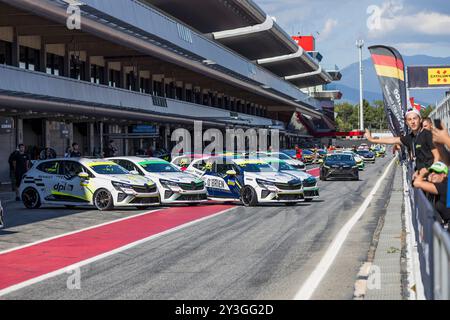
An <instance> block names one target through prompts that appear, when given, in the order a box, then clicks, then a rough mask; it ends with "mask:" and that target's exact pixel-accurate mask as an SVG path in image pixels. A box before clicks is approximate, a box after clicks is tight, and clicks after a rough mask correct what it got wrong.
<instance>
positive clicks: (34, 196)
mask: <svg viewBox="0 0 450 320" xmlns="http://www.w3.org/2000/svg"><path fill="white" fill-rule="evenodd" d="M22 202H23V204H24V205H25V207H26V208H27V209H38V208H39V207H40V206H41V197H40V196H39V192H37V190H36V189H34V188H27V189H25V190H24V191H23V192H22Z"/></svg>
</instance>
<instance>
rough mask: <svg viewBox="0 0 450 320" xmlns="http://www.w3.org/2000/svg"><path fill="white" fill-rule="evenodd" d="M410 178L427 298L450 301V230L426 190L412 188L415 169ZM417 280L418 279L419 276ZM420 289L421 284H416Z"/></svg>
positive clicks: (423, 281) (410, 197)
mask: <svg viewBox="0 0 450 320" xmlns="http://www.w3.org/2000/svg"><path fill="white" fill-rule="evenodd" d="M405 176H406V180H407V183H406V184H405V185H407V186H408V187H406V188H408V190H405V191H406V193H405V194H409V197H408V198H409V199H408V200H409V201H410V208H411V217H410V219H411V220H412V225H413V227H414V233H415V241H416V244H417V251H418V256H419V259H418V260H419V264H420V276H421V279H420V280H421V282H422V284H423V291H424V292H423V294H424V297H425V299H427V300H448V299H449V292H450V277H449V269H450V233H449V232H448V230H447V229H445V228H444V227H443V223H442V220H441V217H440V215H439V213H438V212H437V211H436V210H435V209H434V207H433V205H432V203H431V202H430V200H429V199H428V198H427V196H426V195H425V194H424V193H423V192H422V190H419V189H415V188H412V187H411V186H412V183H411V176H412V170H411V168H408V169H407V173H406V175H405ZM416 280H417V279H416ZM416 288H417V285H416Z"/></svg>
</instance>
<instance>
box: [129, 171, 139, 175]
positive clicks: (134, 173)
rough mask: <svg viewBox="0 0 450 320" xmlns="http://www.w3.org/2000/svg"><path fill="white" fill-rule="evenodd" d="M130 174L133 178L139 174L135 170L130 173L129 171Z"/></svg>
mask: <svg viewBox="0 0 450 320" xmlns="http://www.w3.org/2000/svg"><path fill="white" fill-rule="evenodd" d="M130 174H133V175H135V176H138V175H139V172H137V170H131V171H130Z"/></svg>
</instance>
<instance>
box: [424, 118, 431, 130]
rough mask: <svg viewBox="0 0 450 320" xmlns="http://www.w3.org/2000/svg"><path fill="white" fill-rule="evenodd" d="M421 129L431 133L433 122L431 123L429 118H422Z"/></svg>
mask: <svg viewBox="0 0 450 320" xmlns="http://www.w3.org/2000/svg"><path fill="white" fill-rule="evenodd" d="M422 127H423V128H424V129H425V130H428V131H431V130H432V129H433V121H431V119H430V118H428V117H427V118H424V119H423V120H422Z"/></svg>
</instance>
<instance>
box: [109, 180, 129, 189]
mask: <svg viewBox="0 0 450 320" xmlns="http://www.w3.org/2000/svg"><path fill="white" fill-rule="evenodd" d="M111 183H112V185H113V187H114V189H116V190H117V191H122V188H123V189H131V184H127V183H122V182H117V181H111Z"/></svg>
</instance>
